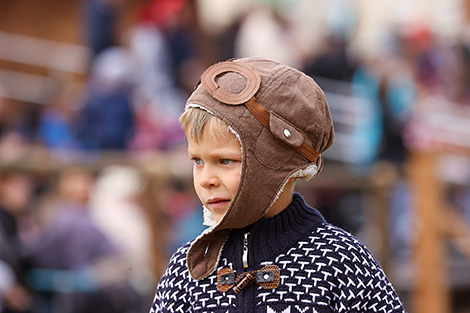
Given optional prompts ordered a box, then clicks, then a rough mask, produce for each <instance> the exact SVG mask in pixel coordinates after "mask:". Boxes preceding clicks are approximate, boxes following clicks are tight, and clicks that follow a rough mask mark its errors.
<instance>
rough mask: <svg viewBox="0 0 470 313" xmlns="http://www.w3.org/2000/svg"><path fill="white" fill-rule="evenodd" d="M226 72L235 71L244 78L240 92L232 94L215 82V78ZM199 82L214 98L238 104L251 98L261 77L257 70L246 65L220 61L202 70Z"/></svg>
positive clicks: (257, 87)
mask: <svg viewBox="0 0 470 313" xmlns="http://www.w3.org/2000/svg"><path fill="white" fill-rule="evenodd" d="M227 72H234V73H237V74H239V75H241V76H243V77H244V78H245V79H246V87H245V89H244V90H243V91H242V92H240V93H238V94H233V93H231V92H228V91H227V90H224V89H223V88H221V87H220V86H219V85H218V84H217V82H216V81H215V78H216V77H217V76H219V75H220V74H223V73H227ZM201 83H202V86H203V87H204V88H205V89H206V90H207V91H208V92H209V93H210V94H211V95H212V96H213V97H214V98H215V99H217V100H219V101H221V102H223V103H227V104H232V105H238V104H243V103H245V102H247V101H248V100H250V99H251V98H253V96H254V95H255V93H256V92H257V91H258V89H259V86H260V84H261V77H260V75H259V73H258V71H256V70H254V69H253V68H251V67H250V66H248V65H245V64H240V63H234V62H221V63H217V64H214V65H212V66H210V67H209V68H208V69H206V70H205V71H204V73H203V74H202V75H201Z"/></svg>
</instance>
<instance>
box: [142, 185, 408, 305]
mask: <svg viewBox="0 0 470 313" xmlns="http://www.w3.org/2000/svg"><path fill="white" fill-rule="evenodd" d="M248 233H249V235H247V239H248V240H247V247H248V268H246V269H245V268H244V266H243V261H242V257H243V247H244V239H245V236H246V235H245V234H248ZM245 245H246V243H245ZM189 247H190V243H188V244H186V245H184V246H183V247H181V248H180V249H178V251H177V252H176V253H175V254H174V255H173V256H172V258H171V260H170V264H169V265H168V268H167V270H166V272H165V274H164V276H163V277H162V279H161V281H160V283H159V285H158V287H157V292H156V294H155V299H154V302H153V305H152V308H151V310H150V312H151V313H153V312H263V313H265V312H279V313H281V312H283V313H294V312H315V313H327V312H361V313H363V312H386V313H391V312H404V309H403V306H402V304H401V302H400V300H399V299H398V297H397V295H396V293H395V291H394V289H393V287H392V285H391V284H390V282H389V281H388V279H387V277H386V276H385V274H384V273H383V271H382V269H381V268H380V266H379V265H378V263H377V262H376V260H375V259H374V257H373V256H372V254H371V253H370V252H369V251H368V250H367V248H366V247H365V246H364V245H363V244H362V243H361V242H360V241H359V240H357V239H356V238H355V237H353V236H352V235H351V234H349V233H347V232H345V231H344V230H342V229H340V228H337V227H335V226H332V225H330V224H328V223H326V222H325V220H324V219H323V217H322V216H321V215H320V213H319V212H318V211H316V210H315V209H312V208H310V207H308V206H307V205H306V204H305V202H304V200H303V198H302V197H301V196H300V195H299V194H294V200H293V202H292V203H291V204H290V205H289V206H288V207H287V208H286V209H285V210H284V211H282V212H281V213H280V214H278V215H276V216H275V217H273V218H269V219H267V218H261V219H260V220H259V221H258V222H256V223H254V224H253V225H251V226H249V227H246V228H245V229H233V230H232V231H231V233H230V235H229V236H228V238H227V241H226V243H225V246H224V249H223V252H222V255H221V258H220V261H219V265H218V268H217V270H216V271H214V273H212V274H211V275H209V276H208V277H206V278H204V279H202V280H199V281H197V280H194V279H192V278H191V276H190V274H189V271H188V268H187V265H186V254H187V252H188V249H189ZM271 264H273V265H277V266H278V267H279V269H280V280H279V286H278V287H277V288H274V289H264V288H263V287H262V286H260V285H258V284H251V285H249V286H247V287H246V288H244V289H243V290H241V292H240V293H238V294H237V293H235V292H234V290H233V289H229V290H228V291H225V292H221V291H219V290H218V288H217V273H218V271H219V270H221V269H223V268H228V269H230V270H233V271H235V272H237V273H238V274H241V273H243V272H244V271H254V270H259V269H261V268H262V267H263V266H265V265H271Z"/></svg>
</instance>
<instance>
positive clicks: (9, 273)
mask: <svg viewBox="0 0 470 313" xmlns="http://www.w3.org/2000/svg"><path fill="white" fill-rule="evenodd" d="M32 197H33V182H32V180H31V178H30V177H29V176H28V175H27V174H25V173H22V172H21V171H16V170H0V312H2V313H9V312H29V311H28V310H29V308H30V305H31V295H30V292H29V291H28V290H27V284H26V280H25V275H24V273H25V269H26V264H25V262H24V259H23V257H22V254H23V241H22V238H21V233H22V228H25V224H28V219H29V209H30V203H31V201H32Z"/></svg>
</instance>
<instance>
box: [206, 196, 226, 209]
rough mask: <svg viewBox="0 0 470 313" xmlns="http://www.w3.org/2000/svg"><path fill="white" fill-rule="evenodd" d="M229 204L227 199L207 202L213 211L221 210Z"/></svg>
mask: <svg viewBox="0 0 470 313" xmlns="http://www.w3.org/2000/svg"><path fill="white" fill-rule="evenodd" d="M229 203H230V200H227V199H220V198H213V199H209V200H207V204H208V205H210V207H211V208H213V209H218V208H223V207H225V206H226V205H228V204H229Z"/></svg>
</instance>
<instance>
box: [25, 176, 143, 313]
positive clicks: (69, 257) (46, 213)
mask: <svg viewBox="0 0 470 313" xmlns="http://www.w3.org/2000/svg"><path fill="white" fill-rule="evenodd" d="M94 182H95V177H94V175H93V174H92V173H90V172H89V171H87V170H84V169H81V168H70V169H66V170H63V172H61V173H60V175H59V177H58V181H57V186H56V190H55V191H54V192H55V194H52V195H50V196H49V197H45V198H44V203H42V206H41V207H40V209H39V210H38V212H37V220H38V223H39V227H40V232H39V234H38V235H37V236H36V239H35V240H30V242H29V244H28V247H27V253H26V255H27V258H28V261H29V264H30V266H31V269H30V270H29V271H28V280H29V283H30V285H31V287H32V288H33V289H34V290H35V291H36V292H39V293H40V294H42V296H43V297H44V299H45V300H46V301H47V303H48V306H49V310H52V311H51V312H53V313H55V312H61V313H62V312H71V313H82V312H83V313H91V312H100V313H102V312H109V313H115V312H134V311H132V310H131V309H132V308H134V307H135V292H134V290H133V289H132V288H130V287H129V285H128V280H127V271H126V268H127V262H125V260H123V259H122V255H121V253H120V251H119V249H118V248H117V247H116V246H115V245H114V244H113V243H112V242H111V241H110V240H109V239H108V237H107V236H106V235H105V234H104V233H103V232H102V231H101V230H100V229H99V228H98V227H97V226H96V225H95V222H94V221H93V219H92V217H91V215H90V212H89V197H90V192H91V189H92V188H93V187H94ZM57 306H58V307H59V309H58V310H59V311H55V310H57V308H55V307H57ZM54 308H55V309H54Z"/></svg>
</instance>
